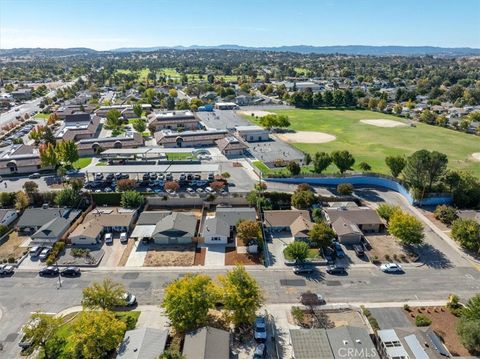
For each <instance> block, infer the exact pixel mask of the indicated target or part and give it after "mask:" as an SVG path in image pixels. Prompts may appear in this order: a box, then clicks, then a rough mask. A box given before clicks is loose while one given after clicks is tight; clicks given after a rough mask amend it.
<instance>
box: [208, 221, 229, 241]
mask: <svg viewBox="0 0 480 359" xmlns="http://www.w3.org/2000/svg"><path fill="white" fill-rule="evenodd" d="M214 235H217V236H227V237H228V236H229V235H230V226H229V225H228V224H227V223H226V222H225V221H224V220H222V219H219V218H216V217H209V218H207V219H206V220H205V223H204V224H203V236H204V237H205V236H214Z"/></svg>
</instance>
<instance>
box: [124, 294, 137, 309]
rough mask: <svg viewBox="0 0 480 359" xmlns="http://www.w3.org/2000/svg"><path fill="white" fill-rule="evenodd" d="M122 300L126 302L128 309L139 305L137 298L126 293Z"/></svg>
mask: <svg viewBox="0 0 480 359" xmlns="http://www.w3.org/2000/svg"><path fill="white" fill-rule="evenodd" d="M122 299H123V300H124V301H125V306H127V307H132V306H134V305H135V304H137V298H136V297H135V296H134V295H133V294H132V293H129V292H125V293H124V294H123V297H122Z"/></svg>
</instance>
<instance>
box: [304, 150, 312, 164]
mask: <svg viewBox="0 0 480 359" xmlns="http://www.w3.org/2000/svg"><path fill="white" fill-rule="evenodd" d="M303 160H304V162H305V164H306V165H307V166H308V165H309V164H310V163H312V156H311V155H310V153H308V152H307V153H305V158H304V159H303Z"/></svg>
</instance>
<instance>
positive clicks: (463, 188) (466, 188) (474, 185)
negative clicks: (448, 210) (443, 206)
mask: <svg viewBox="0 0 480 359" xmlns="http://www.w3.org/2000/svg"><path fill="white" fill-rule="evenodd" d="M443 181H444V182H445V183H446V184H447V185H448V186H449V187H450V191H452V193H453V201H454V203H455V205H456V206H457V207H460V208H463V207H466V208H476V207H480V179H479V178H478V177H475V176H474V175H473V174H472V173H471V172H467V171H448V172H447V174H446V175H445V176H444V179H443Z"/></svg>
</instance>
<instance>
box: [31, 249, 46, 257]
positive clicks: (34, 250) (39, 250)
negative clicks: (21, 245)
mask: <svg viewBox="0 0 480 359" xmlns="http://www.w3.org/2000/svg"><path fill="white" fill-rule="evenodd" d="M42 250H43V248H42V247H32V248H30V250H29V251H28V253H29V254H30V257H38V255H39V254H40V252H41V251H42Z"/></svg>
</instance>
